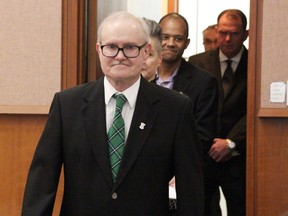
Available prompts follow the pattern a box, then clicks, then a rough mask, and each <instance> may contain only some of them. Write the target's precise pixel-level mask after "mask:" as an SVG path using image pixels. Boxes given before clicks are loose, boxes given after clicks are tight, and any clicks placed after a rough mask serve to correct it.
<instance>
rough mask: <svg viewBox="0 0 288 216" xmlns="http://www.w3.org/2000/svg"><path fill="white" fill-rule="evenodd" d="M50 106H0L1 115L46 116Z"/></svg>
mask: <svg viewBox="0 0 288 216" xmlns="http://www.w3.org/2000/svg"><path fill="white" fill-rule="evenodd" d="M49 108H50V105H48V106H33V105H23V106H20V105H5V106H0V113H1V114H47V113H48V112H49Z"/></svg>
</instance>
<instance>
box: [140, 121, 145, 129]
mask: <svg viewBox="0 0 288 216" xmlns="http://www.w3.org/2000/svg"><path fill="white" fill-rule="evenodd" d="M145 125H146V124H145V123H143V122H141V124H140V126H139V128H140V129H141V130H143V129H144V127H145Z"/></svg>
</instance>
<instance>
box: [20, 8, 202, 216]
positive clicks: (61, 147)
mask: <svg viewBox="0 0 288 216" xmlns="http://www.w3.org/2000/svg"><path fill="white" fill-rule="evenodd" d="M148 39H149V34H148V31H147V28H146V24H145V23H144V21H143V19H140V18H137V17H135V16H133V15H131V14H129V13H127V12H117V13H114V14H112V15H110V16H109V17H108V18H106V19H105V20H104V21H103V22H102V24H101V25H100V27H99V30H98V40H97V44H96V49H97V52H98V54H99V57H100V62H101V67H102V70H103V72H104V74H105V76H104V77H102V78H100V79H99V80H97V81H95V82H91V83H88V84H84V85H81V86H77V87H74V88H72V89H68V90H65V91H62V92H60V93H57V94H55V97H54V99H53V102H52V105H51V109H50V113H49V118H48V121H47V124H46V126H45V129H44V131H43V134H42V136H41V139H40V141H39V143H38V146H37V149H36V152H35V155H34V158H33V161H32V164H31V167H30V171H29V175H28V180H27V184H26V189H25V194H24V201H23V209H22V216H42V215H52V211H53V205H54V201H55V196H56V191H57V186H58V181H59V176H60V171H61V167H62V164H63V165H64V196H63V201H62V206H61V213H60V215H62V216H80V215H83V216H84V215H87V216H88V215H89V216H92V215H97V216H119V215H123V216H164V215H167V214H168V183H169V180H170V179H171V178H172V177H173V176H174V175H175V176H176V179H177V194H178V197H179V198H178V199H179V211H180V215H183V216H190V215H197V216H202V215H203V211H204V189H203V175H202V167H201V162H200V154H201V153H200V151H201V150H200V142H199V137H198V133H197V129H196V124H195V119H194V117H193V114H192V112H191V110H192V101H191V100H190V99H189V98H188V97H185V96H183V95H181V94H178V93H176V92H171V91H170V90H167V89H164V88H162V87H159V86H157V85H155V84H152V83H149V82H147V81H146V80H145V79H144V78H142V77H141V68H142V64H143V62H144V61H145V59H146V58H147V57H148V55H149V52H150V48H151V47H150V44H149V43H147V42H148ZM119 94H122V96H121V98H120V96H118V95H119ZM114 97H117V98H118V97H119V98H120V99H121V101H120V102H123V101H126V100H127V101H126V102H124V106H123V110H122V113H121V112H120V115H119V114H118V115H117V118H120V119H121V118H122V117H121V116H123V120H124V125H125V127H121V129H119V131H120V130H121V131H122V128H125V132H124V133H121V138H120V137H119V140H121V143H122V144H123V143H124V152H123V155H122V153H120V152H118V154H117V157H119V158H118V159H119V164H120V168H119V170H118V171H115V170H114V171H113V177H112V171H111V169H112V168H111V162H110V160H111V159H110V156H112V155H114V153H115V152H116V151H117V150H118V149H116V147H115V149H114V152H112V151H111V152H110V153H109V151H108V149H110V148H111V146H112V141H110V140H109V141H108V135H107V132H108V131H109V132H110V130H109V128H110V126H111V125H113V126H115V128H117V127H116V123H115V124H114V120H113V116H114V112H115V113H117V112H116V111H114V110H115V103H116V102H115V98H114ZM125 98H126V99H125ZM116 101H118V99H117V100H116ZM118 104H119V103H118V102H117V107H116V109H117V110H118V109H121V108H120V107H122V104H123V103H122V104H121V105H118ZM114 118H116V117H114ZM112 121H113V123H112ZM120 125H123V121H122V123H121V124H120ZM109 134H110V133H109ZM108 143H109V145H108ZM113 145H114V144H113ZM117 148H118V147H117ZM119 148H120V147H119ZM121 148H122V147H121ZM111 161H112V160H111ZM116 165H117V164H116Z"/></svg>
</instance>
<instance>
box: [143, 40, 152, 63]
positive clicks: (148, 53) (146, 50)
mask: <svg viewBox="0 0 288 216" xmlns="http://www.w3.org/2000/svg"><path fill="white" fill-rule="evenodd" d="M151 49H152V47H151V44H150V43H148V44H147V45H146V46H145V50H144V51H145V57H144V58H145V60H146V59H147V58H148V57H149V55H150V53H151Z"/></svg>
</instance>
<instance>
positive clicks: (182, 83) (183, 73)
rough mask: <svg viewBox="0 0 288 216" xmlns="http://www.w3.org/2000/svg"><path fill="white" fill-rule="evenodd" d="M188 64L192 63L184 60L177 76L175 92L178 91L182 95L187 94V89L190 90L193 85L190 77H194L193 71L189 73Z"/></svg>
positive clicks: (174, 86)
mask: <svg viewBox="0 0 288 216" xmlns="http://www.w3.org/2000/svg"><path fill="white" fill-rule="evenodd" d="M187 64H190V63H188V62H186V60H185V59H182V61H181V65H180V67H179V70H178V73H177V75H176V76H175V81H174V85H173V90H175V91H178V92H180V93H184V92H187V88H189V85H190V83H191V81H190V77H192V73H191V71H189V68H188V67H187Z"/></svg>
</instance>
